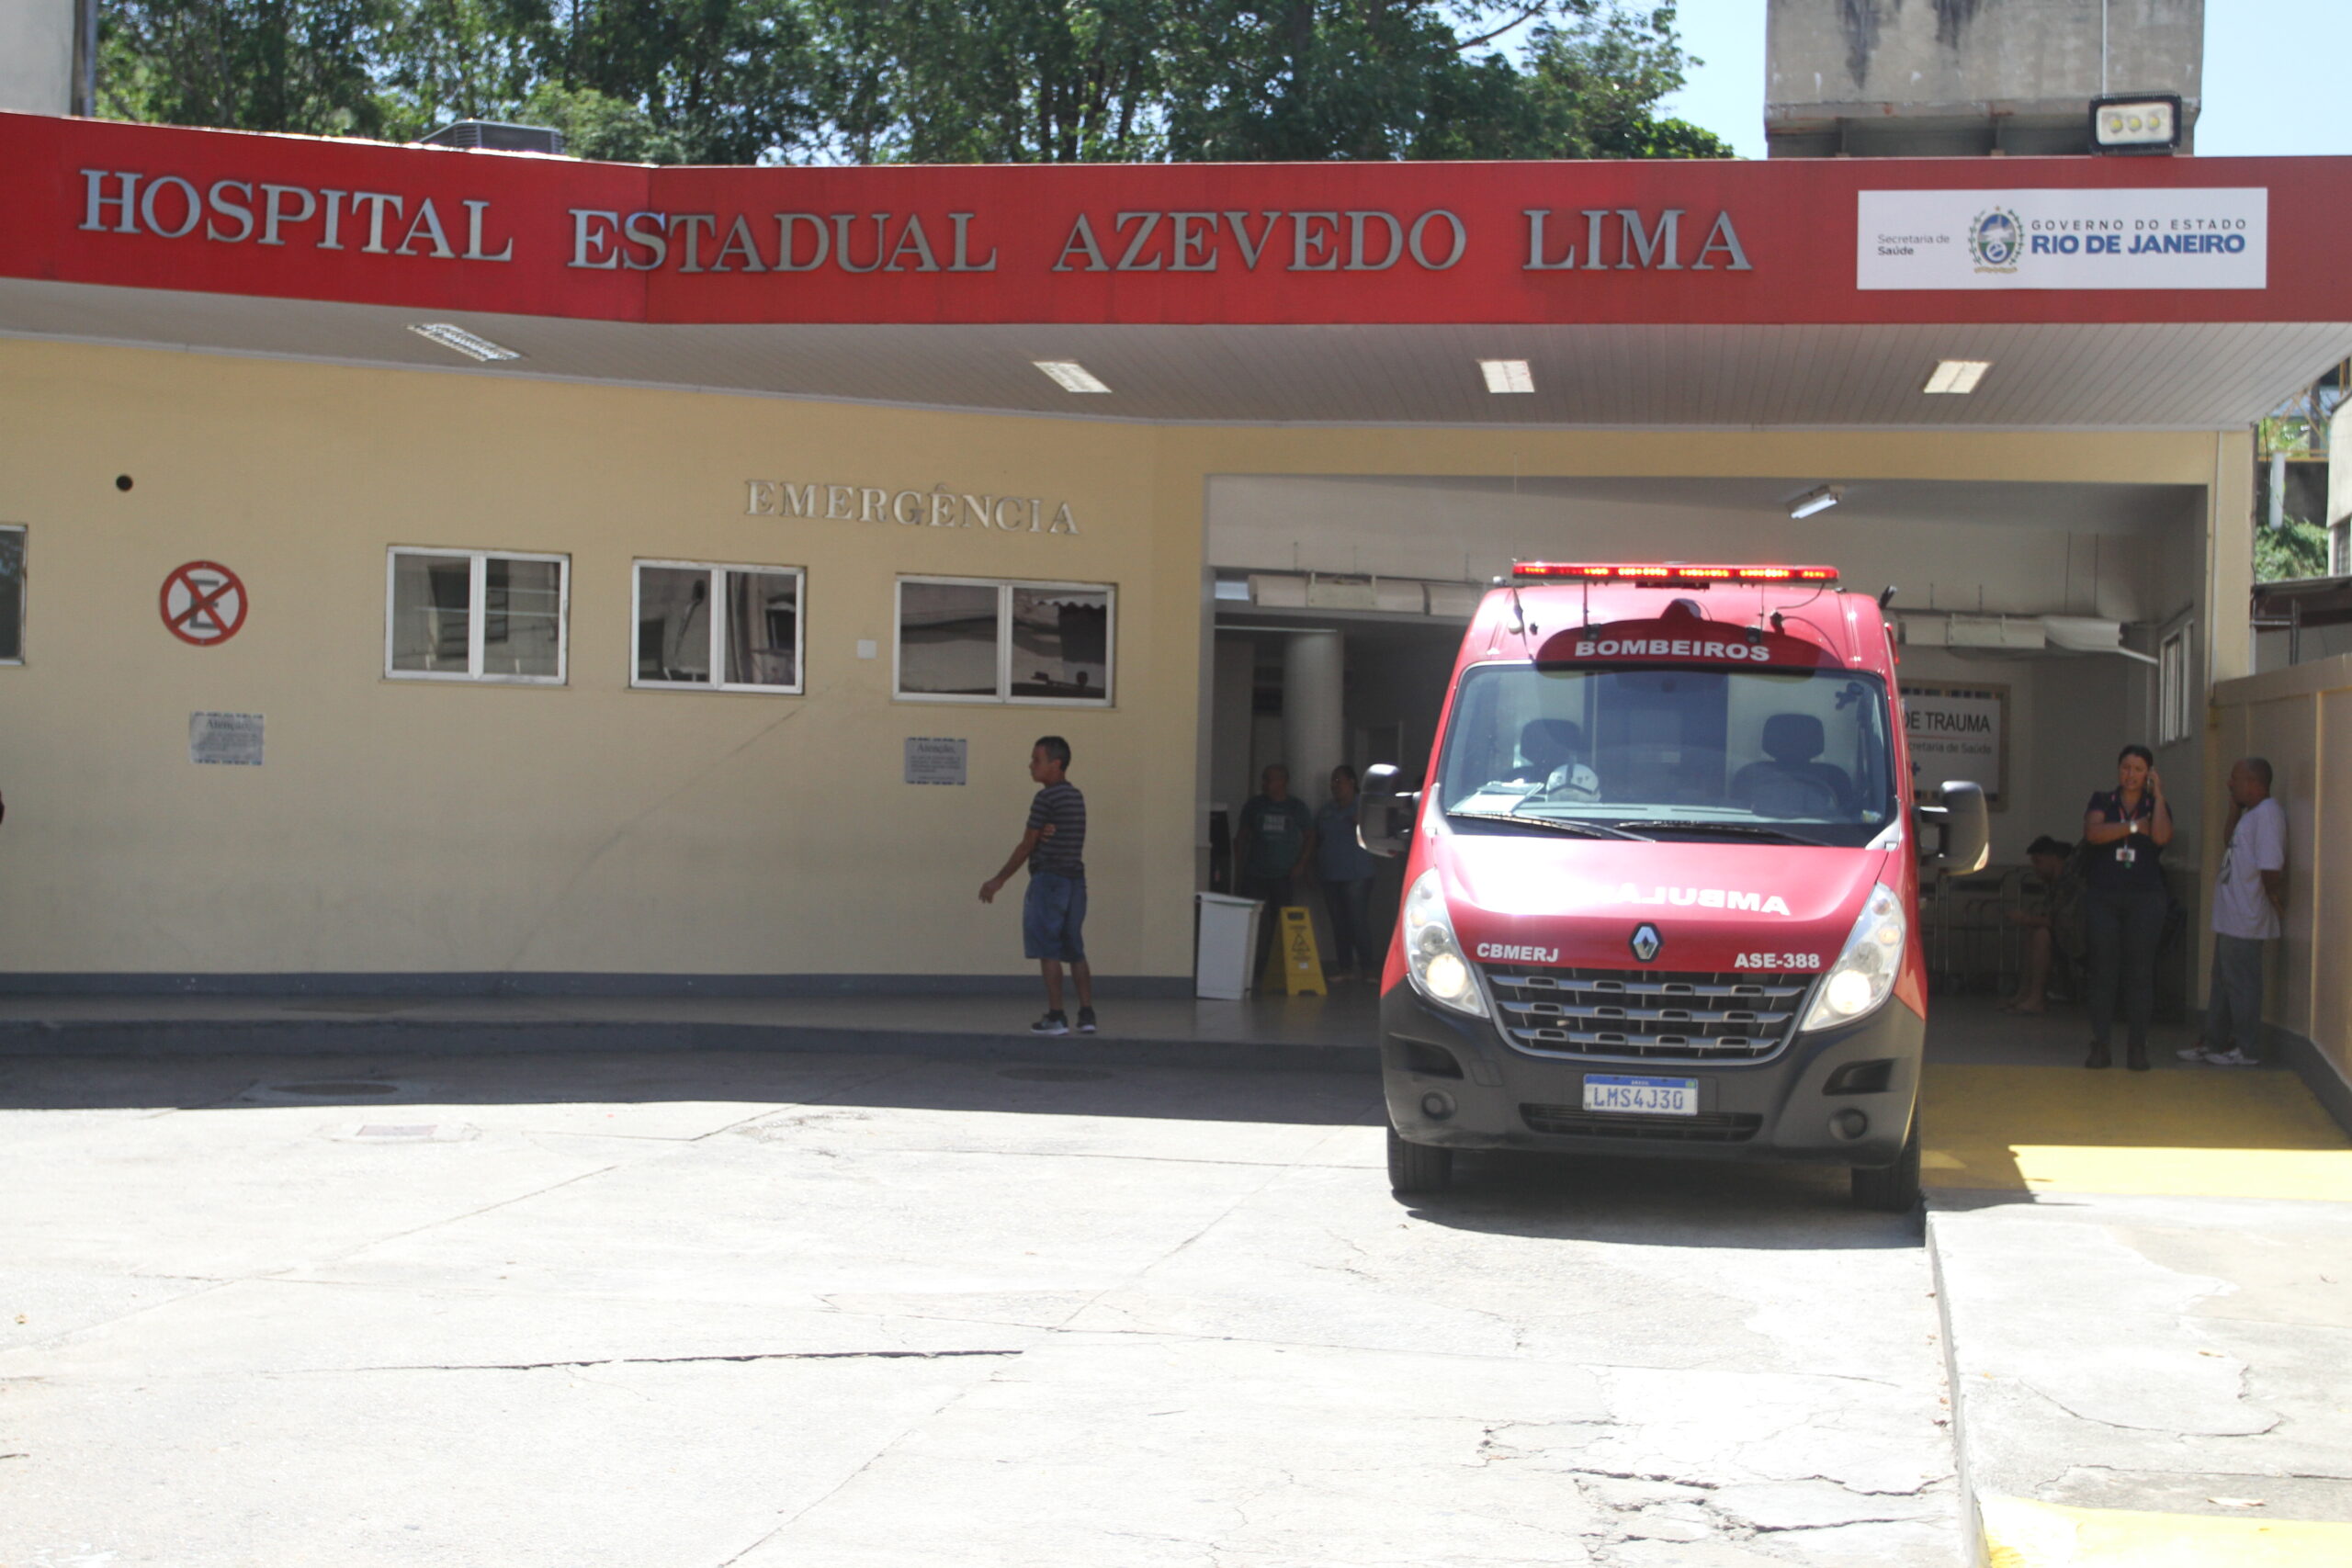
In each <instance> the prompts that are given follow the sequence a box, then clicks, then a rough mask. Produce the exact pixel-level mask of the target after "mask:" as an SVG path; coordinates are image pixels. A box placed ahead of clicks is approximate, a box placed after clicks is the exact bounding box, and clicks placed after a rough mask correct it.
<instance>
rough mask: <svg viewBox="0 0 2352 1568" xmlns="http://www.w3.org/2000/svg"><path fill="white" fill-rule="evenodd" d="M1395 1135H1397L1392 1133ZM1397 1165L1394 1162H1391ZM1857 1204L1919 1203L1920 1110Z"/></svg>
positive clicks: (1860, 1190) (1859, 1172) (1890, 1207)
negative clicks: (1892, 1157)
mask: <svg viewBox="0 0 2352 1568" xmlns="http://www.w3.org/2000/svg"><path fill="white" fill-rule="evenodd" d="M1389 1135H1390V1136H1391V1137H1394V1136H1395V1135H1396V1134H1393V1133H1392V1134H1389ZM1390 1165H1391V1168H1394V1165H1395V1162H1394V1161H1393V1160H1392V1161H1391V1162H1390ZM1852 1177H1853V1183H1854V1206H1855V1207H1856V1208H1858V1209H1874V1210H1876V1211H1877V1212H1878V1213H1882V1214H1907V1213H1910V1212H1911V1211H1912V1210H1914V1209H1916V1208H1917V1207H1918V1206H1919V1113H1918V1112H1917V1111H1913V1112H1912V1113H1911V1135H1910V1136H1909V1137H1907V1138H1905V1139H1904V1140H1903V1152H1902V1153H1901V1154H1900V1155H1898V1156H1895V1160H1894V1164H1893V1165H1890V1166H1888V1167H1886V1168H1884V1169H1882V1170H1866V1169H1864V1168H1861V1167H1860V1166H1857V1167H1855V1168H1854V1170H1853V1172H1852Z"/></svg>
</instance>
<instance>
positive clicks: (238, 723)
mask: <svg viewBox="0 0 2352 1568" xmlns="http://www.w3.org/2000/svg"><path fill="white" fill-rule="evenodd" d="M261 741H262V722H261V715H259V714H257V713H192V714H190V715H188V716H187V760H188V761H191V762H223V763H227V764H229V765H230V766H232V767H243V768H258V767H260V766H261Z"/></svg>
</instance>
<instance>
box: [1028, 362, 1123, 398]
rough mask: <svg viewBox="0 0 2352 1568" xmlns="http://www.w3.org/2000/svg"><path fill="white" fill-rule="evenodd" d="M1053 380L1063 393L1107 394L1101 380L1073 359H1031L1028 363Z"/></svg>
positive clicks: (1107, 389) (1106, 388) (1105, 386)
mask: <svg viewBox="0 0 2352 1568" xmlns="http://www.w3.org/2000/svg"><path fill="white" fill-rule="evenodd" d="M1029 363H1030V364H1032V365H1034V366H1035V367H1037V368H1038V369H1040V370H1043V371H1044V372H1045V373H1046V375H1048V376H1050V377H1052V378H1054V385H1055V386H1057V387H1059V388H1060V389H1062V390H1063V391H1065V392H1107V391H1109V390H1110V388H1109V387H1108V386H1107V385H1105V384H1104V383H1103V378H1101V377H1099V376H1097V375H1095V374H1094V372H1093V371H1091V370H1089V369H1088V368H1087V367H1085V366H1083V365H1080V363H1079V362H1078V361H1077V360H1075V359H1033V360H1031V361H1030V362H1029Z"/></svg>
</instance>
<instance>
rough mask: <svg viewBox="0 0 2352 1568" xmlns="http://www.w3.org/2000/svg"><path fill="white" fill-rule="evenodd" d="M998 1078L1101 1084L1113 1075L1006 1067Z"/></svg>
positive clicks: (1081, 1069) (1084, 1070)
mask: <svg viewBox="0 0 2352 1568" xmlns="http://www.w3.org/2000/svg"><path fill="white" fill-rule="evenodd" d="M996 1076H997V1077H1001V1078H1019V1079H1021V1080H1022V1081H1023V1082H1024V1083H1101V1082H1102V1081H1103V1079H1105V1078H1107V1077H1111V1076H1112V1075H1111V1074H1109V1073H1106V1072H1101V1071H1098V1070H1097V1069H1095V1068H1093V1067H1005V1068H1002V1069H1001V1070H1000V1071H999V1072H998V1073H997V1075H996Z"/></svg>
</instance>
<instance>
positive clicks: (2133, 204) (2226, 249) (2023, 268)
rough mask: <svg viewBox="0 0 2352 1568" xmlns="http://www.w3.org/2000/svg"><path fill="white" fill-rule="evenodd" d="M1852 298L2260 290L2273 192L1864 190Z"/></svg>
mask: <svg viewBox="0 0 2352 1568" xmlns="http://www.w3.org/2000/svg"><path fill="white" fill-rule="evenodd" d="M1858 197H1859V201H1860V208H1859V210H1858V214H1857V230H1856V234H1855V240H1856V254H1855V260H1854V287H1855V288H2267V287H2269V282H2270V262H2269V233H2270V193H2269V191H2267V189H2262V188H2260V187H2254V188H2246V189H2199V190H2164V189H2154V188H2151V189H2145V190H1866V191H1861V192H1859V193H1858Z"/></svg>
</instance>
